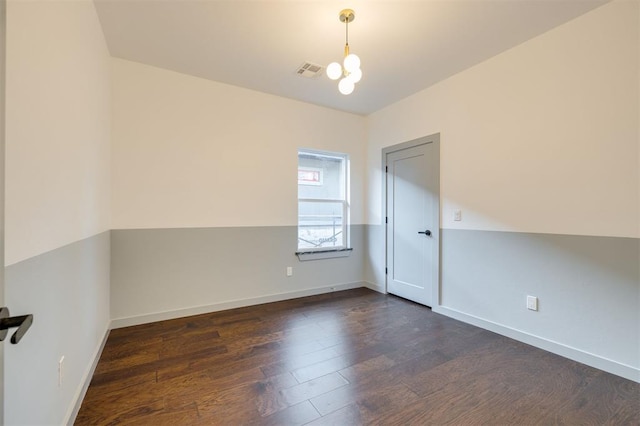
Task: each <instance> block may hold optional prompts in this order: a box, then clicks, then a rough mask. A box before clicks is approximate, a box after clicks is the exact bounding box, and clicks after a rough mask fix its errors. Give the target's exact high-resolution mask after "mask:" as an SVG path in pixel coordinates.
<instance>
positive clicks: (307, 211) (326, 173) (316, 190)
mask: <svg viewBox="0 0 640 426" xmlns="http://www.w3.org/2000/svg"><path fill="white" fill-rule="evenodd" d="M347 173H348V156H347V155H346V154H338V153H328V152H319V151H310V150H299V151H298V250H300V251H323V250H335V249H343V248H346V247H348V245H349V244H348V233H347V232H348V217H349V214H348V198H347V183H348V178H347Z"/></svg>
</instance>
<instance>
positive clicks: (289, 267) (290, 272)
mask: <svg viewBox="0 0 640 426" xmlns="http://www.w3.org/2000/svg"><path fill="white" fill-rule="evenodd" d="M287 276H288V277H291V276H293V267H291V266H287Z"/></svg>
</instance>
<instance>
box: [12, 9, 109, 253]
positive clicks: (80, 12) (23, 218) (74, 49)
mask: <svg viewBox="0 0 640 426" xmlns="http://www.w3.org/2000/svg"><path fill="white" fill-rule="evenodd" d="M6 67H7V71H6V72H7V73H6V105H7V107H6V178H5V184H6V200H5V201H6V224H5V227H6V240H5V244H6V254H5V264H6V265H11V264H13V263H16V262H19V261H21V260H24V259H27V258H30V257H33V256H35V255H38V254H41V253H44V252H47V251H50V250H52V249H55V248H58V247H61V246H64V245H66V244H69V243H71V242H74V241H78V240H81V239H83V238H86V237H89V236H92V235H95V234H98V233H100V232H103V231H105V230H107V229H109V210H110V207H109V203H110V178H109V161H110V148H109V144H110V131H111V122H110V111H111V108H110V76H109V70H110V67H109V53H108V50H107V46H106V43H105V40H104V37H103V34H102V30H101V27H100V23H99V21H98V17H97V15H96V11H95V8H94V5H93V2H92V1H90V0H76V1H15V0H9V1H8V2H7V59H6Z"/></svg>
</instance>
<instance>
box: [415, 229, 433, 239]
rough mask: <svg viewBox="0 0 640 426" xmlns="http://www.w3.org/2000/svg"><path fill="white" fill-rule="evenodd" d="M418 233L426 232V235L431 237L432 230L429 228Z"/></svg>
mask: <svg viewBox="0 0 640 426" xmlns="http://www.w3.org/2000/svg"><path fill="white" fill-rule="evenodd" d="M418 234H424V235H426V236H427V237H430V236H431V231H429V230H428V229H427V230H426V231H419V232H418Z"/></svg>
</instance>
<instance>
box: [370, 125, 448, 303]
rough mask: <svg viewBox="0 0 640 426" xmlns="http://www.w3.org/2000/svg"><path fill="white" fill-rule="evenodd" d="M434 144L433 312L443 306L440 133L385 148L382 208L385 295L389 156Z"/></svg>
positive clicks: (383, 156)
mask: <svg viewBox="0 0 640 426" xmlns="http://www.w3.org/2000/svg"><path fill="white" fill-rule="evenodd" d="M429 143H432V144H433V146H434V147H435V148H436V153H437V154H436V156H437V158H436V168H437V170H436V173H435V176H436V178H437V182H436V183H435V186H436V187H437V188H438V194H437V197H436V199H437V200H438V202H437V203H436V205H435V206H434V208H433V212H432V213H433V215H434V217H435V218H436V223H437V224H438V232H434V233H433V237H434V239H435V240H436V241H435V244H436V247H437V250H436V257H437V259H435V262H433V264H434V265H436V266H435V268H434V270H433V271H432V274H433V277H432V278H433V281H432V282H433V283H435V284H434V286H433V288H432V289H431V290H432V294H431V297H432V305H433V306H431V308H432V310H434V311H435V310H437V308H438V307H439V306H440V305H441V300H440V296H441V294H440V293H441V292H440V289H441V287H442V284H441V279H440V269H441V262H442V256H440V253H441V252H442V240H441V238H440V237H441V235H442V224H441V221H440V208H441V207H440V205H441V203H442V200H441V196H440V194H441V191H440V133H434V134H432V135H429V136H423V137H420V138H417V139H413V140H410V141H407V142H403V143H399V144H396V145H392V146H388V147H385V148H382V169H381V170H382V208H383V218H384V219H385V221H384V222H383V225H384V268H385V269H384V270H385V274H384V291H385V293H388V281H389V279H388V278H389V275H388V274H387V271H388V267H389V254H388V248H389V245H388V243H389V235H388V233H389V231H388V230H389V226H388V224H387V219H386V218H387V217H388V216H389V214H388V208H389V206H388V204H387V198H388V197H387V196H388V188H387V182H388V179H387V171H388V168H387V166H388V164H387V156H388V155H389V154H391V153H394V152H398V151H402V150H405V149H409V148H414V147H416V146H420V145H426V144H429Z"/></svg>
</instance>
